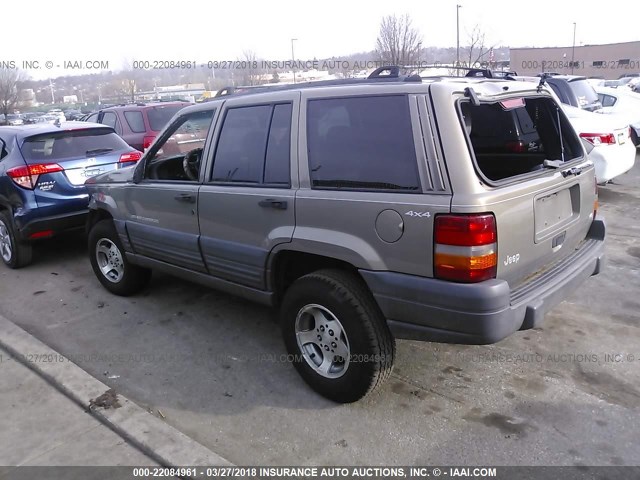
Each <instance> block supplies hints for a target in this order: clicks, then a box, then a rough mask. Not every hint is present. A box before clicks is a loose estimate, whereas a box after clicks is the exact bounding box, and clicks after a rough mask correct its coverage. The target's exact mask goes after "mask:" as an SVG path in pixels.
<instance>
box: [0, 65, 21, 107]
mask: <svg viewBox="0 0 640 480" xmlns="http://www.w3.org/2000/svg"><path fill="white" fill-rule="evenodd" d="M25 80H26V76H25V74H24V72H23V71H22V70H18V69H16V68H2V69H0V110H2V113H3V114H4V116H5V119H6V118H7V115H8V114H10V113H13V109H14V108H16V107H17V106H18V100H19V98H20V96H19V94H20V84H21V83H22V82H23V81H25Z"/></svg>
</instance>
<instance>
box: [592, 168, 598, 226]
mask: <svg viewBox="0 0 640 480" xmlns="http://www.w3.org/2000/svg"><path fill="white" fill-rule="evenodd" d="M593 184H594V185H595V187H596V199H595V200H594V201H593V219H594V220H595V218H596V214H597V213H598V207H599V204H598V180H596V177H593Z"/></svg>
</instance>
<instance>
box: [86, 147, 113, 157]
mask: <svg viewBox="0 0 640 480" xmlns="http://www.w3.org/2000/svg"><path fill="white" fill-rule="evenodd" d="M109 152H113V148H94V149H93V150H87V157H88V156H90V155H104V154H105V153H109Z"/></svg>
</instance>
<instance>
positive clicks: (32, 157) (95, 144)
mask: <svg viewBox="0 0 640 480" xmlns="http://www.w3.org/2000/svg"><path fill="white" fill-rule="evenodd" d="M119 150H131V147H129V146H128V145H127V144H126V143H125V142H124V140H122V139H121V138H120V137H119V136H118V135H116V134H115V133H114V132H113V131H112V130H108V129H106V128H103V129H95V128H92V129H87V130H76V131H71V132H52V133H47V134H42V135H35V136H33V137H29V138H27V139H26V140H25V142H24V143H23V145H22V155H23V156H24V158H25V160H27V161H40V160H47V161H55V160H60V159H68V158H84V157H91V156H94V155H101V154H102V155H104V154H106V153H109V152H112V151H119Z"/></svg>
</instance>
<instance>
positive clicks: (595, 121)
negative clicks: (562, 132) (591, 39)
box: [515, 77, 636, 185]
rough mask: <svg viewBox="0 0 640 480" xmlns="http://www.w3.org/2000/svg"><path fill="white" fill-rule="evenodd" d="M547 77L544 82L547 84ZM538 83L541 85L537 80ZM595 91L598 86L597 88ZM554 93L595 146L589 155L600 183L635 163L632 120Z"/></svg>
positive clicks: (523, 78)
mask: <svg viewBox="0 0 640 480" xmlns="http://www.w3.org/2000/svg"><path fill="white" fill-rule="evenodd" d="M515 80H519V81H524V82H530V81H536V80H537V81H538V82H539V81H540V79H539V78H538V79H536V78H535V77H516V78H515ZM546 80H548V79H545V84H546ZM538 85H540V84H539V83H538ZM594 92H595V90H594ZM550 93H551V95H552V97H553V98H554V99H555V100H556V102H558V104H560V105H561V106H562V109H563V110H564V112H565V114H566V115H567V117H568V119H569V122H570V123H571V126H572V127H573V129H574V130H575V131H576V133H578V135H579V136H580V138H582V139H584V140H585V141H587V142H589V143H590V144H591V145H592V146H591V148H590V151H589V158H590V159H591V160H592V161H593V163H594V165H595V170H596V180H597V182H598V184H600V185H604V184H606V183H607V182H609V181H610V180H612V179H613V178H615V177H617V176H618V175H622V174H624V173H626V172H628V171H629V170H631V168H633V165H634V163H635V157H636V151H635V148H634V143H633V140H632V138H631V136H632V133H631V132H632V130H631V129H630V127H629V120H628V119H627V118H626V117H624V116H620V115H610V116H609V115H600V113H601V112H602V113H603V110H604V109H602V108H601V109H598V110H596V111H595V112H591V111H588V110H584V109H581V108H578V107H574V106H572V105H567V104H565V103H563V102H561V101H560V98H558V96H557V95H556V93H555V90H551V92H550Z"/></svg>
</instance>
